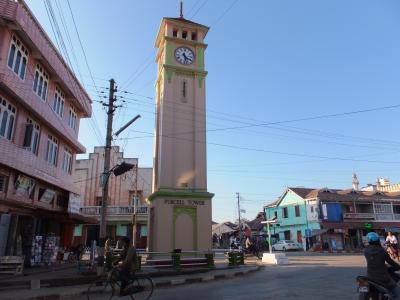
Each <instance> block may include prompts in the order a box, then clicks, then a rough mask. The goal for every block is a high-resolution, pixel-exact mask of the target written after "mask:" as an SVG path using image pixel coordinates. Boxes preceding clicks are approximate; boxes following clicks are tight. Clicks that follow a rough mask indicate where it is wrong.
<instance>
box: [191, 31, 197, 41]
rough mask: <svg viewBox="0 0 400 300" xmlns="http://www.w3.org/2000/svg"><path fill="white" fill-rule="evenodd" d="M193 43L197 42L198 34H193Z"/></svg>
mask: <svg viewBox="0 0 400 300" xmlns="http://www.w3.org/2000/svg"><path fill="white" fill-rule="evenodd" d="M192 41H197V33H196V32H192Z"/></svg>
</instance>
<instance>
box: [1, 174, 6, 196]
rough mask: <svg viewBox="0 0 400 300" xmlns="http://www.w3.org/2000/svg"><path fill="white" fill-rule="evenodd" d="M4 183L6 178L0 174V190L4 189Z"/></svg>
mask: <svg viewBox="0 0 400 300" xmlns="http://www.w3.org/2000/svg"><path fill="white" fill-rule="evenodd" d="M5 183H6V178H5V177H4V176H0V192H4V191H5Z"/></svg>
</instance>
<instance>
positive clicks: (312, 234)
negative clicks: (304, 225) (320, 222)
mask: <svg viewBox="0 0 400 300" xmlns="http://www.w3.org/2000/svg"><path fill="white" fill-rule="evenodd" d="M327 231H328V229H313V230H312V231H311V236H317V235H321V234H324V233H325V232H327Z"/></svg>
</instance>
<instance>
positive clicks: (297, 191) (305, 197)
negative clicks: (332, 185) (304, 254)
mask: <svg viewBox="0 0 400 300" xmlns="http://www.w3.org/2000/svg"><path fill="white" fill-rule="evenodd" d="M313 191H314V189H306V188H287V189H286V190H285V191H284V193H283V194H282V195H281V197H279V199H278V200H276V201H275V202H273V203H271V204H269V205H267V206H265V207H264V211H265V215H266V218H267V219H271V218H272V217H274V216H276V217H277V219H278V225H272V228H271V233H272V235H274V236H275V237H276V238H278V239H280V240H294V241H297V242H299V243H303V242H304V238H305V237H306V236H308V238H309V239H308V243H309V244H310V245H311V244H312V242H313V238H312V236H314V237H315V236H316V235H318V234H319V232H320V229H321V226H320V224H319V219H318V203H317V198H316V197H315V194H314V193H312V192H313ZM314 239H315V238H314Z"/></svg>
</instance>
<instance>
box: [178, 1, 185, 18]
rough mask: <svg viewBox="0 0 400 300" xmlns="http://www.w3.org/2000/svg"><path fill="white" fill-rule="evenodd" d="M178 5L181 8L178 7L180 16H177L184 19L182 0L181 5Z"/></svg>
mask: <svg viewBox="0 0 400 300" xmlns="http://www.w3.org/2000/svg"><path fill="white" fill-rule="evenodd" d="M180 6H181V9H180V16H179V17H180V18H181V19H184V18H183V1H182V0H181V5H180Z"/></svg>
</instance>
